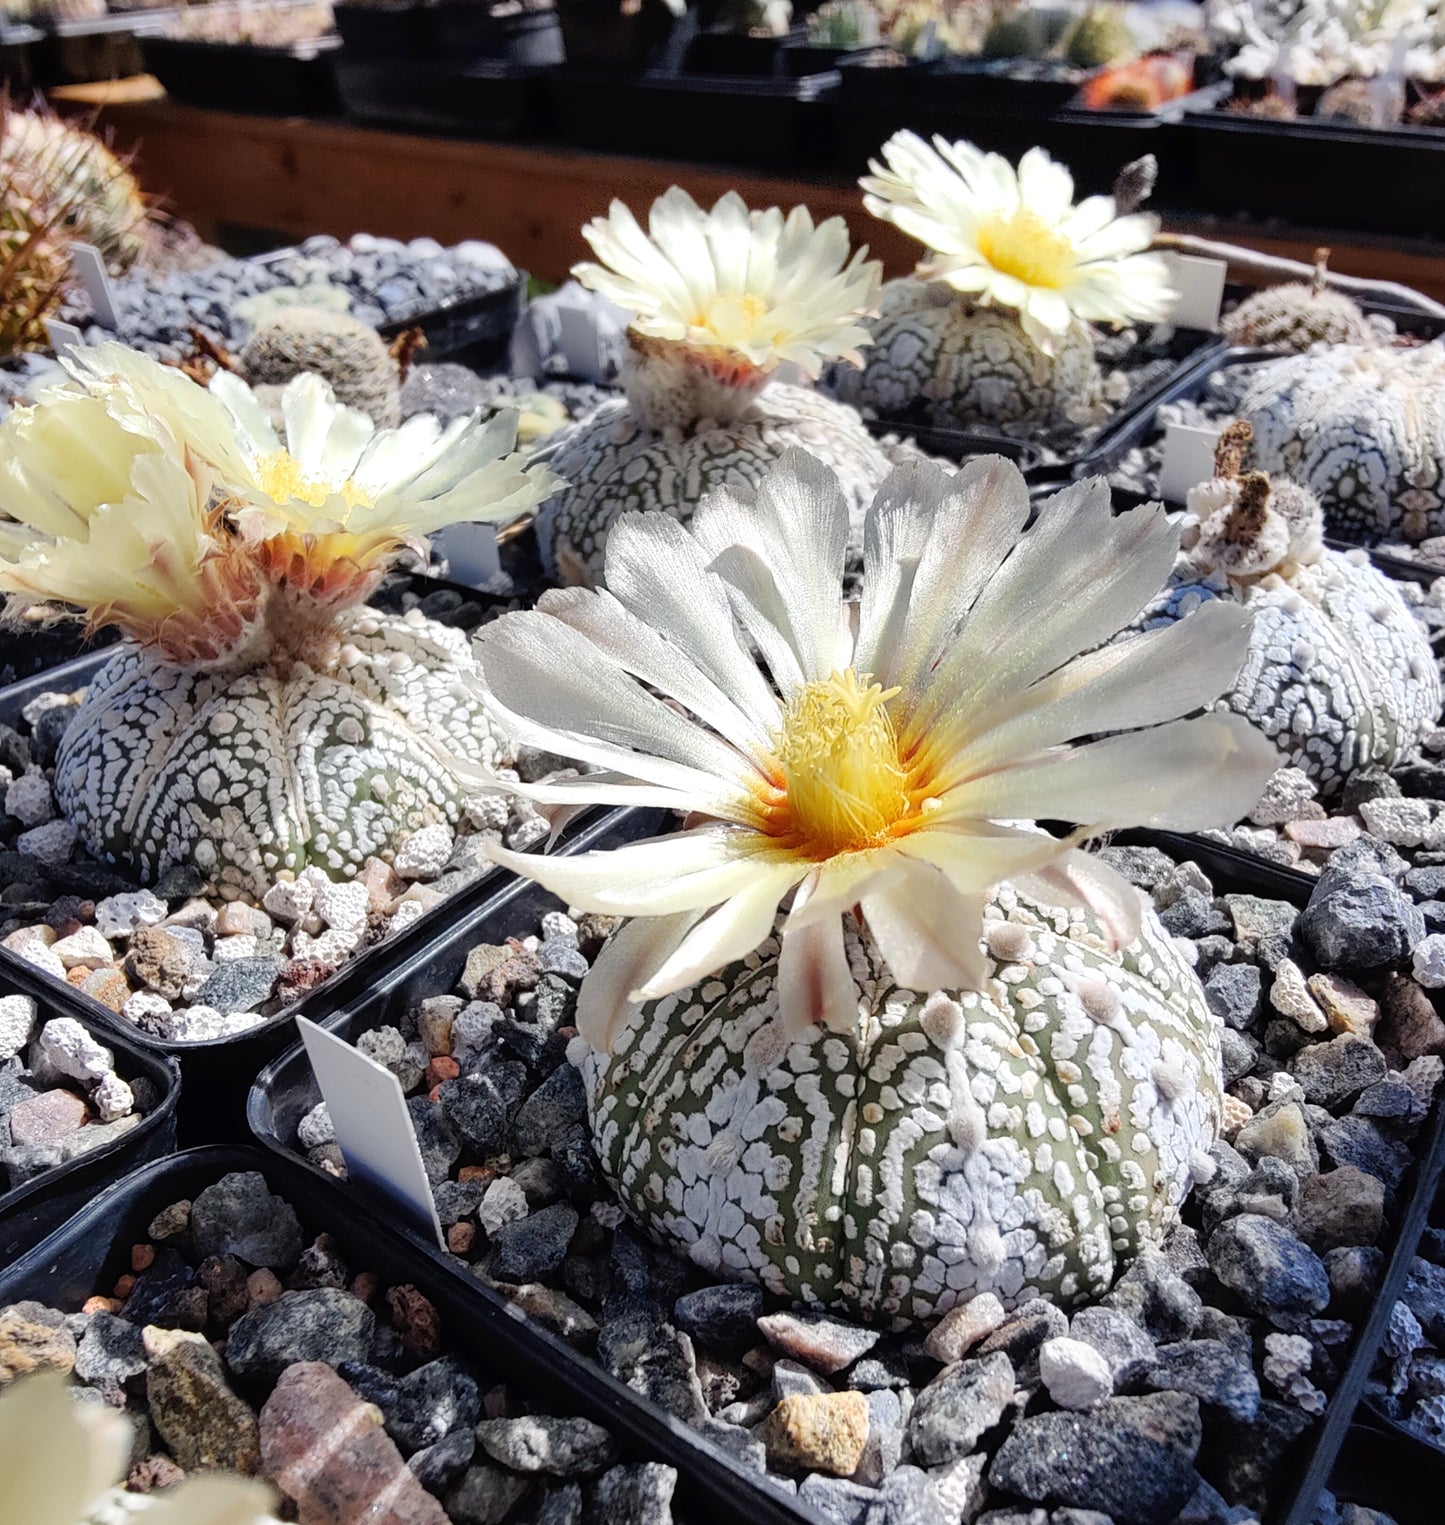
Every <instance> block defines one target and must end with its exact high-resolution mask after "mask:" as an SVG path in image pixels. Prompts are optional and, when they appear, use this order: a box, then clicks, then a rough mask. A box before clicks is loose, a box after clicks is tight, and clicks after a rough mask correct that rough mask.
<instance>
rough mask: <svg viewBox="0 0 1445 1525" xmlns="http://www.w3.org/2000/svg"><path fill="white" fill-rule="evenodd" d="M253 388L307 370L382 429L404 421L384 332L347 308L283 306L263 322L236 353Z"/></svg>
mask: <svg viewBox="0 0 1445 1525" xmlns="http://www.w3.org/2000/svg"><path fill="white" fill-rule="evenodd" d="M236 358H237V362H238V364H239V368H240V373H241V375H242V377H243V378H244V379H245V380H246V381H247V382H248V383H249V384H250V385H251V386H252V387H263V386H270V387H280V386H284V385H285V383H286V382H288V381H290V380H291V378H292V377H293V376H301V375H304V374H305V373H306V372H307V371H310V372H312V373H313V374H314V375H317V376H320V377H321V378H322V379H323V380H324V381H326V382H328V383H329V384H330V386H331V390H332V392H333V393H334V394H335V396H336V399H337V401H338V402H341V403H343V404H345V405H346V406H347V407H349V408H357V409H359V410H360V411H361V412H362V413H365V414H366V416H367V417H368V418H369V419H371V421H372V422H373V423H374V424H376V426H377V427H378V428H380V429H394V428H395V427H396V426H397V425H398V424H399V423H400V422H401V373H400V370H399V368H398V366H397V363H396V361H395V360H394V359H393V358H392V356H391V352H390V351H389V350H388V349H387V347H386V344H385V342H384V341H383V340H382V338H381V335H380V334H378V333H377V332H376V330H375V329H374V328H372V327H371V326H370V325H369V324H367V323H363V322H361V321H360V319H358V318H353V317H352V316H351V315H350V314H349V313H346V312H333V311H327V310H325V309H322V308H316V307H281V308H279V309H278V310H277V311H276V312H275V314H274V315H273V316H272V317H270V318H268V319H266V320H265V321H264V322H262V323H261V324H259V325H258V326H257V327H256V329H255V330H254V331H253V332H252V334H251V337H250V338H249V339H248V340H247V341H246V343H245V346H244V347H243V348H242V350H241V353H240V354H239V355H238V356H237V357H236Z"/></svg>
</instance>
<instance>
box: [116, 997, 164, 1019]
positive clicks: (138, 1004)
mask: <svg viewBox="0 0 1445 1525" xmlns="http://www.w3.org/2000/svg"><path fill="white" fill-rule="evenodd" d="M120 1014H121V1016H123V1017H124V1018H125V1019H126V1020H127V1021H128V1022H143V1021H145V1020H146V1018H148V1017H150V1018H155V1017H168V1016H170V1014H171V1003H170V1002H169V1001H168V1000H166V998H165V997H164V996H163V995H157V994H156V993H155V991H154V990H137V991H136V992H135V994H134V995H128V996H127V997H126V998H125V1004H124V1005H123V1006H122V1007H121V1008H120Z"/></svg>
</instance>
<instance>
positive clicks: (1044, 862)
mask: <svg viewBox="0 0 1445 1525" xmlns="http://www.w3.org/2000/svg"><path fill="white" fill-rule="evenodd" d="M1028 519H1029V497H1028V491H1027V488H1026V486H1025V484H1024V480H1023V477H1022V476H1021V475H1020V473H1019V471H1018V470H1017V468H1016V467H1014V466H1013V465H1012V464H1010V463H1009V462H1007V461H1004V460H1001V459H998V458H987V459H980V460H974V461H971V462H969V463H968V464H967V465H966V466H964V468H963V469H962V470H961V471H960V472H959V473H958V474H957V475H956V476H952V475H949V474H947V473H945V472H943V471H942V470H940V469H938V468H936V467H933V466H930V465H915V466H910V467H906V468H900V469H898V470H897V471H895V472H894V473H893V475H892V476H891V477H890V478H889V479H888V480H887V481H886V482H885V483H884V484H883V486H882V488H881V489H880V490H879V492H878V495H877V498H876V500H875V501H874V503H873V505H872V507H871V508H870V510H869V512H868V516H867V521H866V526H865V532H864V536H865V538H864V579H863V595H862V601H861V604H859V605H856V606H852V605H849V604H846V603H845V602H844V598H843V591H842V579H843V571H844V555H845V545H846V541H847V534H848V513H847V509H846V504H845V501H844V498H843V496H842V494H841V493H840V491H839V488H838V484H837V481H836V480H835V478H834V477H833V475H832V473H831V472H830V471H829V470H828V469H827V468H826V467H825V466H824V465H823V464H822V463H821V462H819V461H817V460H815V459H814V458H812V457H811V456H809V455H807V454H805V453H804V452H802V451H791V452H789V454H788V455H786V456H784V457H783V459H782V461H781V462H780V463H779V464H778V466H776V467H775V468H774V469H773V470H772V472H771V474H770V475H768V476H767V477H765V478H764V479H763V481H762V483H761V485H760V487H759V488H758V491H757V493H756V496H755V497H753V496H752V495H750V494H749V493H747V492H746V491H744V490H742V489H736V490H734V489H728V490H723V491H719V492H716V493H714V494H713V495H711V496H710V497H708V498H705V499H704V501H703V503H702V505H701V507H700V508H699V509H698V511H697V513H696V515H695V517H694V519H693V521H692V524H691V526H690V527H688V528H684V527H683V526H682V525H680V524H678V523H677V522H676V521H674V520H672V519H671V518H669V517H666V516H664V515H660V514H648V515H641V514H629V515H625V516H623V517H622V518H621V519H619V520H618V522H617V524H616V526H615V527H614V529H613V531H612V534H611V536H610V538H609V540H608V543H607V563H606V573H607V588H608V591H607V592H605V593H602V592H591V591H586V590H582V589H568V590H565V591H560V592H550V593H547V594H545V595H544V596H543V598H542V600H541V602H540V603H539V605H538V607H537V608H536V609H535V610H533V611H528V612H523V613H517V614H509V615H507V616H505V617H503V618H502V619H501V620H498V621H497V622H495V623H494V624H491V625H489V626H487V627H486V628H485V629H484V630H483V631H482V632H481V634H480V636H479V639H478V642H477V647H476V650H477V656H478V661H479V664H480V666H481V668H482V671H483V676H484V683H485V694H486V698H487V701H488V705H489V708H490V709H491V710H492V711H493V712H494V714H495V716H496V718H497V719H498V720H499V722H500V723H501V724H502V725H503V726H504V727H506V729H507V730H508V732H509V734H512V735H514V736H516V737H517V738H518V739H519V740H520V741H523V742H526V743H530V744H532V745H536V746H540V747H542V748H544V749H546V750H548V751H551V752H555V753H559V754H561V755H563V756H567V757H572V758H575V759H577V760H578V761H579V762H581V763H584V764H591V765H593V766H594V767H596V768H598V769H601V770H602V771H601V772H597V773H591V774H588V775H585V776H582V777H579V778H574V779H567V780H560V781H557V782H554V783H550V784H538V785H530V786H529V785H516V786H509V787H515V788H516V790H517V792H519V793H523V794H526V795H528V796H529V797H531V798H533V799H536V800H538V801H540V802H543V803H550V804H583V803H593V802H603V803H610V804H643V805H651V806H663V807H671V808H673V809H676V810H678V811H680V812H682V813H683V814H684V815H686V816H688V817H690V818H692V819H694V820H696V819H699V818H701V819H702V822H703V823H702V824H697V825H693V826H691V827H690V829H685V830H683V831H680V832H678V833H675V834H671V835H668V836H664V837H660V838H657V839H655V840H652V841H647V842H639V843H636V844H633V845H630V846H627V847H622V848H619V849H617V850H615V851H607V852H593V853H584V854H581V855H578V856H576V857H568V858H556V859H549V858H537V857H534V856H532V855H526V854H520V853H512V852H507V851H505V850H502V849H500V848H498V849H494V850H493V856H494V857H495V858H496V860H497V861H498V862H500V863H503V864H505V865H506V866H508V867H510V868H512V869H515V870H516V871H517V872H519V873H521V874H524V875H526V876H527V877H529V878H532V879H535V880H537V881H538V882H539V883H541V884H543V885H544V886H545V887H546V888H548V889H549V890H551V891H553V892H554V893H556V894H558V895H560V896H561V897H562V898H563V899H565V900H566V901H567V902H568V903H569V904H570V905H574V906H579V907H582V908H583V909H586V910H590V911H594V912H599V913H603V914H614V915H622V916H630V917H635V918H637V919H636V920H634V921H632V922H631V923H629V924H628V925H626V926H625V927H624V928H623V929H622V931H621V932H620V933H619V934H618V935H617V936H616V937H615V938H614V939H613V940H612V942H611V943H610V944H609V945H608V946H607V948H606V950H605V951H604V952H603V954H602V955H601V957H600V958H599V960H598V962H597V964H596V965H595V966H594V969H593V971H592V973H591V975H590V976H589V977H588V979H587V981H586V983H585V985H584V987H583V990H582V994H581V997H580V999H579V1003H578V1026H579V1029H580V1030H581V1031H582V1033H583V1036H584V1037H586V1038H587V1040H588V1042H589V1043H590V1044H591V1045H592V1047H593V1048H594V1049H599V1050H610V1049H611V1047H612V1045H613V1042H614V1041H615V1039H616V1037H617V1035H618V1033H619V1032H620V1031H621V1030H622V1029H623V1027H624V1026H625V1024H626V1023H627V1021H628V1020H629V1018H630V1016H631V1015H632V1014H633V1011H634V1009H635V1003H639V1002H642V1001H645V1000H651V999H655V998H658V997H661V996H664V995H667V994H669V993H671V992H674V991H678V990H681V989H684V988H685V987H687V986H689V985H691V984H693V983H695V982H696V981H697V980H699V979H700V978H702V977H703V976H705V975H706V974H708V973H710V972H712V971H714V970H717V969H719V968H722V967H723V966H724V965H726V964H728V963H730V962H732V961H734V960H736V959H740V958H743V957H744V956H746V955H747V954H748V953H750V952H751V951H752V950H753V949H755V948H756V947H757V946H758V945H759V944H760V943H761V942H762V941H763V940H764V939H765V938H767V937H769V936H770V935H771V934H772V932H773V928H774V923H775V920H776V918H777V915H778V911H779V907H780V905H781V904H783V903H784V902H788V903H790V909H789V912H788V914H787V916H786V918H785V919H784V921H783V922H782V930H781V938H782V954H781V960H780V964H779V979H780V991H781V1003H782V1008H783V1014H784V1018H785V1020H786V1021H787V1022H788V1023H789V1025H790V1026H791V1027H792V1028H793V1029H794V1030H799V1029H801V1028H803V1027H804V1026H806V1025H807V1024H809V1023H813V1022H822V1023H825V1024H827V1025H829V1026H831V1027H834V1028H836V1029H840V1030H846V1029H848V1028H849V1027H851V1026H852V1025H853V1024H854V1023H855V1022H856V1020H857V1016H858V998H857V992H856V990H855V987H854V983H853V976H852V974H851V973H850V970H849V966H848V963H847V961H846V958H845V956H844V938H843V930H842V921H841V918H842V917H843V916H845V915H852V914H854V913H855V911H856V912H857V913H859V914H861V917H862V919H863V921H864V922H865V923H866V925H867V928H868V930H869V932H870V933H871V935H872V937H873V940H874V942H875V943H876V945H877V947H878V948H879V950H880V952H881V953H882V955H883V957H884V959H885V960H886V962H887V964H888V966H889V968H890V970H891V972H892V974H893V977H894V978H895V979H896V980H897V981H898V983H899V984H900V985H903V986H905V987H907V988H910V989H914V990H920V991H930V990H935V989H976V988H979V984H980V982H981V981H982V979H983V971H984V968H985V959H984V957H983V955H982V953H981V950H980V936H981V932H982V913H983V908H984V904H985V901H986V898H987V894H988V891H989V890H990V888H991V887H992V886H994V885H996V884H998V883H999V882H1001V881H1003V880H1013V881H1015V882H1016V883H1018V884H1019V886H1020V888H1026V889H1027V891H1028V893H1030V894H1033V895H1035V896H1036V897H1038V898H1040V899H1042V900H1045V901H1046V902H1049V903H1054V904H1058V903H1065V904H1079V903H1083V904H1085V905H1087V906H1089V907H1090V908H1091V909H1092V910H1093V911H1094V912H1095V913H1096V914H1097V915H1098V916H1099V917H1100V918H1101V920H1102V922H1103V924H1104V925H1105V926H1106V928H1108V929H1109V932H1110V934H1111V935H1112V936H1113V937H1114V938H1115V939H1116V940H1117V943H1118V944H1119V945H1120V946H1122V945H1124V944H1127V943H1128V942H1130V941H1131V940H1132V939H1133V937H1134V936H1135V934H1136V931H1137V928H1138V925H1139V918H1140V914H1141V913H1140V903H1139V899H1138V896H1137V893H1136V892H1135V891H1134V890H1133V889H1132V888H1131V887H1130V886H1129V885H1127V884H1126V883H1125V882H1124V881H1123V880H1122V879H1120V878H1119V877H1118V876H1117V875H1115V874H1114V873H1113V872H1112V871H1111V870H1109V869H1108V868H1107V867H1106V866H1105V865H1104V864H1102V863H1101V862H1099V861H1098V860H1097V859H1095V858H1092V857H1090V856H1088V855H1087V854H1085V853H1083V852H1080V851H1078V850H1077V844H1078V842H1079V841H1081V840H1082V839H1083V838H1085V837H1087V836H1090V835H1093V834H1095V833H1098V832H1103V831H1107V830H1110V829H1112V828H1116V827H1123V826H1128V825H1151V826H1169V827H1176V828H1180V829H1187V830H1192V829H1198V828H1202V827H1206V826H1213V825H1220V824H1224V823H1227V822H1230V821H1234V820H1237V819H1238V818H1239V817H1241V816H1242V815H1243V814H1244V813H1245V811H1246V810H1247V809H1248V808H1249V807H1250V805H1251V804H1252V803H1253V802H1254V801H1255V799H1256V798H1257V797H1258V795H1259V793H1260V791H1261V789H1262V788H1263V786H1264V783H1265V781H1266V779H1267V778H1268V777H1269V775H1270V773H1271V772H1272V771H1273V769H1274V768H1275V766H1276V765H1277V762H1278V758H1277V755H1276V753H1275V751H1274V748H1273V747H1272V746H1271V745H1270V744H1269V743H1268V742H1267V741H1266V740H1265V739H1264V738H1263V737H1262V736H1261V735H1260V734H1259V733H1258V732H1257V731H1255V730H1253V729H1252V728H1251V727H1250V726H1248V725H1247V724H1246V723H1245V722H1244V721H1242V720H1241V719H1239V717H1237V716H1234V715H1228V714H1209V715H1204V716H1202V717H1198V718H1193V719H1177V718H1175V717H1178V716H1182V715H1190V714H1191V713H1192V712H1194V711H1196V710H1198V709H1200V708H1201V707H1202V706H1204V705H1207V704H1209V703H1210V702H1211V701H1212V700H1214V699H1215V698H1217V697H1218V695H1219V694H1220V693H1221V692H1222V691H1223V690H1225V689H1227V688H1228V687H1229V685H1230V684H1231V683H1232V682H1233V680H1234V677H1235V675H1236V673H1237V671H1238V668H1239V665H1240V662H1241V660H1242V659H1243V657H1244V654H1245V650H1246V647H1247V643H1248V621H1247V618H1246V617H1245V616H1244V615H1243V613H1242V612H1241V611H1239V610H1238V609H1236V608H1234V607H1225V606H1222V605H1221V606H1215V605H1206V606H1205V607H1203V608H1201V609H1200V610H1199V611H1198V612H1197V613H1196V614H1194V615H1191V616H1190V617H1189V618H1188V619H1185V620H1183V621H1181V622H1180V623H1179V624H1178V625H1176V626H1172V627H1170V628H1169V629H1167V630H1164V631H1160V632H1151V633H1149V634H1147V635H1141V636H1138V637H1136V638H1134V639H1130V640H1126V641H1122V642H1118V643H1115V644H1109V645H1106V644H1104V643H1106V642H1108V641H1109V640H1110V638H1111V637H1112V636H1114V635H1115V634H1116V633H1117V632H1119V631H1120V630H1122V629H1123V628H1124V627H1126V626H1127V625H1128V624H1129V623H1130V622H1131V621H1132V620H1133V619H1134V618H1135V617H1136V616H1137V615H1138V613H1139V611H1140V609H1141V608H1143V606H1144V605H1145V604H1146V603H1148V601H1149V600H1150V598H1151V597H1152V596H1153V595H1155V594H1156V593H1157V592H1158V591H1159V589H1160V588H1161V587H1162V586H1163V585H1164V583H1165V582H1166V580H1167V579H1168V577H1169V574H1170V571H1171V569H1172V567H1173V565H1174V559H1175V555H1176V552H1177V550H1178V532H1177V530H1176V529H1175V528H1174V527H1173V526H1171V524H1170V523H1169V521H1168V519H1167V517H1166V515H1165V513H1164V511H1163V509H1162V508H1161V507H1160V506H1159V505H1158V504H1150V505H1146V506H1144V507H1141V508H1137V509H1134V510H1131V511H1130V512H1128V513H1125V514H1121V515H1119V516H1117V517H1115V516H1114V515H1113V514H1112V513H1111V510H1110V501H1109V491H1108V487H1107V485H1106V484H1105V483H1104V482H1103V481H1102V480H1095V481H1093V482H1088V483H1083V484H1079V485H1076V486H1074V487H1070V488H1068V489H1067V490H1065V491H1064V492H1062V493H1060V494H1059V495H1058V496H1056V497H1055V498H1053V499H1051V500H1049V501H1048V502H1047V503H1045V504H1044V505H1042V506H1041V507H1040V508H1039V511H1038V515H1037V518H1036V520H1035V521H1034V523H1033V524H1032V525H1031V526H1029V527H1028V528H1026V527H1025V526H1026V524H1027V523H1028ZM754 651H756V653H757V655H756V656H754V654H753V653H754ZM1080 653H1084V654H1083V655H1080ZM1111 732H1117V733H1120V734H1109V733H1111ZM1084 737H1089V738H1096V739H1092V740H1087V741H1079V738H1084ZM1071 743H1077V744H1072V745H1071ZM1036 821H1064V822H1071V823H1075V825H1076V827H1077V829H1076V830H1074V831H1072V832H1071V833H1069V834H1068V835H1067V836H1065V837H1062V838H1055V837H1053V836H1051V835H1049V834H1047V833H1045V832H1043V831H1041V830H1039V829H1038V828H1037V827H1036V826H1035V825H1034V824H1033V823H1034V822H1036ZM714 907H715V908H716V909H713V908H714ZM709 911H711V914H705V913H707V912H709Z"/></svg>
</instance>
